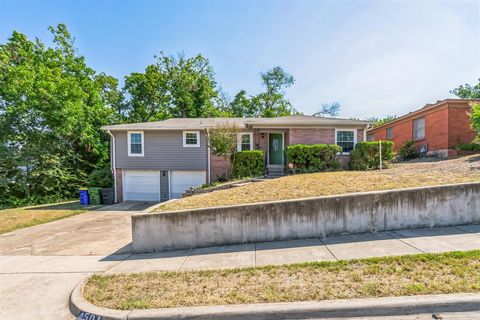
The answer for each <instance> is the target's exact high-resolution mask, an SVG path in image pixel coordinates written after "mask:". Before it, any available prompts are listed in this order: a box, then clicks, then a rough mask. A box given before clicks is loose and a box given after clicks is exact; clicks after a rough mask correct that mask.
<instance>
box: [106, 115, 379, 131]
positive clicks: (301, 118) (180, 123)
mask: <svg viewBox="0 0 480 320" xmlns="http://www.w3.org/2000/svg"><path fill="white" fill-rule="evenodd" d="M371 123H372V122H371V121H364V120H352V119H340V118H328V117H315V116H309V115H303V114H298V115H291V116H286V117H276V118H171V119H168V120H163V121H153V122H142V123H127V124H117V125H111V126H104V127H102V129H103V130H189V129H190V130H194V129H195V130H201V129H207V128H215V127H218V126H219V125H235V126H237V127H239V128H245V127H248V126H279V125H283V126H294V125H300V126H301V125H344V126H345V125H351V126H367V125H368V124H371Z"/></svg>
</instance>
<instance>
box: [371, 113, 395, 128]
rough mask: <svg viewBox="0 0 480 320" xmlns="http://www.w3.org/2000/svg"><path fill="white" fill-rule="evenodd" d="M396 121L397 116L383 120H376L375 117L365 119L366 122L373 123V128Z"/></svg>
mask: <svg viewBox="0 0 480 320" xmlns="http://www.w3.org/2000/svg"><path fill="white" fill-rule="evenodd" d="M395 119H397V116H386V117H385V118H377V117H370V118H367V120H368V121H373V122H375V123H374V124H373V127H374V128H375V127H378V126H381V125H382V124H385V123H389V122H391V121H393V120H395Z"/></svg>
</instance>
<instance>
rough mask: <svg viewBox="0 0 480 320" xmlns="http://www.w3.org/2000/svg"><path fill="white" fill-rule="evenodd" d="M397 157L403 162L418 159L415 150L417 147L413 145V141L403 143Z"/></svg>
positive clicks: (417, 153)
mask: <svg viewBox="0 0 480 320" xmlns="http://www.w3.org/2000/svg"><path fill="white" fill-rule="evenodd" d="M398 155H399V156H400V158H401V159H402V160H403V161H408V160H412V159H416V158H418V157H419V155H420V154H419V152H418V150H417V146H416V145H415V141H413V140H408V141H405V142H404V143H403V145H402V146H401V147H400V150H399V151H398Z"/></svg>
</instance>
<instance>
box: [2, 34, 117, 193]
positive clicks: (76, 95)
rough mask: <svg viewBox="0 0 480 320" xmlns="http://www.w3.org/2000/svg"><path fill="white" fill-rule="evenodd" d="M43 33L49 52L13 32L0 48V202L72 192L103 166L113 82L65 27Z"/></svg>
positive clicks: (112, 109) (111, 113)
mask: <svg viewBox="0 0 480 320" xmlns="http://www.w3.org/2000/svg"><path fill="white" fill-rule="evenodd" d="M49 30H50V31H51V33H52V35H53V38H54V39H53V44H54V46H53V47H47V46H46V45H45V44H44V43H43V42H42V41H41V40H39V39H35V40H29V39H28V38H27V37H26V36H25V35H24V34H21V33H19V32H13V34H12V36H11V37H10V38H9V39H8V41H7V42H6V43H4V44H1V45H0V161H1V163H0V168H1V169H0V201H1V202H5V201H7V200H6V199H9V198H11V197H18V198H24V197H28V196H44V195H51V194H61V195H72V193H73V192H74V191H75V190H76V189H77V187H78V186H79V184H81V183H83V182H84V179H85V177H86V175H87V174H88V173H90V172H91V171H92V170H93V169H94V168H95V167H96V166H97V164H100V163H105V162H107V161H108V135H106V134H105V133H104V132H102V131H101V130H100V127H101V126H102V125H106V124H109V123H111V122H113V121H114V119H115V115H116V112H117V110H116V108H117V106H115V107H114V106H113V105H114V104H116V103H117V102H118V101H120V100H121V99H120V98H119V93H118V91H116V88H115V86H116V82H115V79H114V78H111V77H109V76H107V75H104V74H97V73H96V72H95V71H94V70H93V69H91V68H89V67H88V66H87V64H86V62H85V58H84V57H83V56H80V55H78V54H77V53H76V52H77V51H76V49H75V47H74V39H73V38H72V36H71V35H70V34H69V33H68V30H67V28H66V26H65V25H63V24H60V25H58V26H57V27H56V28H52V27H51V28H49ZM114 101H116V102H114Z"/></svg>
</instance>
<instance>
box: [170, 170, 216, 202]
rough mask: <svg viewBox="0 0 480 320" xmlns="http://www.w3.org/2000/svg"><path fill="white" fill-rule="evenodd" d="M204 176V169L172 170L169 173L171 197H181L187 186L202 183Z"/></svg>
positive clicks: (205, 174)
mask: <svg viewBox="0 0 480 320" xmlns="http://www.w3.org/2000/svg"><path fill="white" fill-rule="evenodd" d="M206 176H207V173H206V172H205V171H172V173H171V175H170V179H171V182H170V186H171V197H172V198H173V199H177V198H181V197H182V194H183V193H184V192H185V190H187V189H188V188H191V187H197V186H199V185H202V184H204V183H205V179H206Z"/></svg>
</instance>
